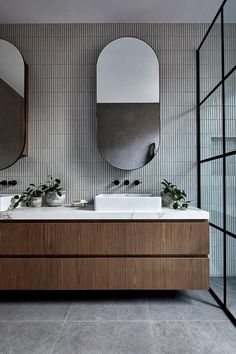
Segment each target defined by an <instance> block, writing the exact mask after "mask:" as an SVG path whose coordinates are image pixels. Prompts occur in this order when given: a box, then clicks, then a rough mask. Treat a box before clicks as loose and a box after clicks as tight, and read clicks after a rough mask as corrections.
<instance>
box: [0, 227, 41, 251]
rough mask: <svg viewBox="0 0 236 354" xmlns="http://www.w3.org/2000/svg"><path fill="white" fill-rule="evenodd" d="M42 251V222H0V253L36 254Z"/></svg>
mask: <svg viewBox="0 0 236 354" xmlns="http://www.w3.org/2000/svg"><path fill="white" fill-rule="evenodd" d="M44 253H45V237H44V224H43V223H42V224H41V223H31V222H25V223H4V222H1V223H0V255H12V256H13V255H37V254H44Z"/></svg>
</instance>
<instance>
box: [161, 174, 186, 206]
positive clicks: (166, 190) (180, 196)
mask: <svg viewBox="0 0 236 354" xmlns="http://www.w3.org/2000/svg"><path fill="white" fill-rule="evenodd" d="M161 184H162V185H163V194H171V196H172V205H173V208H174V209H187V208H188V207H189V203H190V200H186V198H187V195H186V193H185V191H184V190H181V189H179V188H178V187H177V186H176V185H175V184H173V183H171V182H168V181H167V180H166V179H164V180H163V182H161Z"/></svg>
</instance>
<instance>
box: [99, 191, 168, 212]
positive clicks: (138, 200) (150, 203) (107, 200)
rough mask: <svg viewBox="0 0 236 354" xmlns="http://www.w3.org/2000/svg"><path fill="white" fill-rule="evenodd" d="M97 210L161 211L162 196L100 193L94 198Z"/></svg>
mask: <svg viewBox="0 0 236 354" xmlns="http://www.w3.org/2000/svg"><path fill="white" fill-rule="evenodd" d="M94 208H95V211H123V212H135V211H142V212H160V211H161V197H157V196H155V195H152V194H99V195H97V196H96V197H95V199H94Z"/></svg>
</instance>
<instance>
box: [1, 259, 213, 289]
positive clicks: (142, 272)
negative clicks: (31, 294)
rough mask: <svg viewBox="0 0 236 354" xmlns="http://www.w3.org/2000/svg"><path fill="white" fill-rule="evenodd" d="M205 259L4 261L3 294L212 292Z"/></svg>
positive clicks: (2, 261)
mask: <svg viewBox="0 0 236 354" xmlns="http://www.w3.org/2000/svg"><path fill="white" fill-rule="evenodd" d="M208 273H209V271H208V259H207V258H206V259H204V258H201V259H200V258H192V259H187V258H185V259H184V258H97V257H96V258H12V259H11V258H2V259H0V289H1V290H102V289H103V290H112V289H117V290H118V289H120V290H122V289H162V290H164V289H169V290H171V289H172V290H178V289H208V287H209V284H208Z"/></svg>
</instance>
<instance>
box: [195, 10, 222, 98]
mask: <svg viewBox="0 0 236 354" xmlns="http://www.w3.org/2000/svg"><path fill="white" fill-rule="evenodd" d="M199 64H200V100H202V99H203V98H204V97H206V95H207V94H208V93H209V92H210V91H211V90H212V89H213V88H214V87H215V86H216V85H217V84H218V83H219V82H220V81H221V80H222V68H221V22H220V16H218V18H217V20H216V22H215V23H214V25H213V27H212V28H211V30H210V32H209V34H208V36H207V38H206V39H205V41H204V42H203V45H202V47H201V48H200V51H199Z"/></svg>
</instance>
